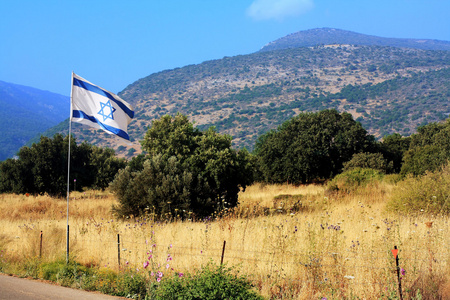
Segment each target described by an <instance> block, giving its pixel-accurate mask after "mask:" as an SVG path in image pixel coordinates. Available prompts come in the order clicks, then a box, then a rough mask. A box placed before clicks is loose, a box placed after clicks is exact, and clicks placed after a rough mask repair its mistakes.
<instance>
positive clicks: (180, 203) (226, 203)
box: [111, 114, 253, 217]
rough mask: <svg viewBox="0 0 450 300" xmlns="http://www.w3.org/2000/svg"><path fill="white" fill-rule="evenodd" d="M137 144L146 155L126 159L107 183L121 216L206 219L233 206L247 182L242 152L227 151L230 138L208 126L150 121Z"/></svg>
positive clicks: (246, 157)
mask: <svg viewBox="0 0 450 300" xmlns="http://www.w3.org/2000/svg"><path fill="white" fill-rule="evenodd" d="M141 144H142V148H143V149H144V150H145V151H146V152H147V153H148V154H147V155H146V156H145V158H144V159H143V158H142V157H140V158H139V159H135V160H134V161H133V160H132V161H131V162H130V166H128V167H127V168H125V169H124V170H123V171H121V172H119V175H118V176H117V178H116V179H115V180H114V182H113V183H112V185H111V187H112V190H113V191H114V192H115V193H116V194H117V197H118V199H119V202H120V205H119V206H118V207H116V209H117V211H118V212H119V213H120V214H121V215H123V216H126V215H134V216H137V215H139V214H142V213H143V212H144V211H146V210H151V211H152V212H153V213H154V214H155V215H157V216H158V217H164V216H165V215H172V216H173V215H175V214H176V215H180V216H181V217H183V215H182V213H181V212H183V211H184V212H185V213H187V212H191V213H194V214H195V215H196V216H198V217H204V216H208V215H211V214H212V213H213V212H214V211H218V210H221V209H224V208H228V207H234V206H236V205H237V201H238V193H239V191H240V189H241V188H245V187H246V186H247V185H249V184H251V183H252V181H253V176H252V174H253V173H252V169H253V165H252V158H251V156H250V154H249V153H248V152H247V151H246V150H241V151H236V150H234V149H232V148H231V137H230V136H227V135H221V134H219V133H217V132H216V131H215V130H214V128H210V129H208V130H206V131H200V130H199V129H197V128H194V126H193V124H192V123H191V122H189V120H188V118H187V117H186V116H184V115H181V114H178V115H177V116H175V117H171V116H168V115H167V116H163V117H161V119H159V120H155V121H154V122H153V124H152V126H151V128H149V129H148V131H147V133H146V135H145V137H144V140H142V141H141ZM185 216H186V215H185Z"/></svg>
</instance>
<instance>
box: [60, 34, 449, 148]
mask: <svg viewBox="0 0 450 300" xmlns="http://www.w3.org/2000/svg"><path fill="white" fill-rule="evenodd" d="M336 31H339V30H337V29H336ZM307 32H308V35H310V34H311V31H307ZM312 32H322V33H323V32H324V30H323V29H320V30H316V31H312ZM331 32H332V31H331ZM322 35H324V36H326V33H323V34H322ZM329 35H330V37H329V39H331V40H333V43H332V44H326V45H325V44H323V43H322V41H323V39H317V40H316V42H314V40H313V41H312V42H311V43H314V44H315V45H316V46H312V47H297V48H285V49H279V50H272V51H268V50H267V49H266V50H267V51H266V50H265V51H258V52H256V53H252V54H248V55H238V56H234V57H224V58H222V59H217V60H211V61H206V62H203V63H201V64H197V65H189V66H184V67H181V68H176V69H172V70H165V71H162V72H158V73H154V74H151V75H149V76H147V77H145V78H142V79H139V80H137V81H136V82H134V83H132V84H130V85H129V86H128V87H126V88H125V89H124V90H123V91H122V92H121V93H119V95H120V96H121V97H122V98H123V99H125V100H126V101H128V102H129V103H130V104H132V105H133V106H134V107H135V112H136V114H135V119H134V120H133V121H132V123H131V124H130V126H129V134H130V136H131V137H132V140H133V146H132V147H129V146H126V145H125V144H121V143H120V142H119V141H118V140H117V139H114V138H113V137H111V136H109V135H107V134H103V133H100V134H97V133H95V130H93V129H91V128H89V127H87V126H81V125H79V124H73V125H74V126H73V127H72V128H73V132H74V135H75V137H76V138H77V139H78V140H79V141H83V140H85V141H88V142H90V143H94V144H97V145H103V146H108V147H112V148H115V149H116V151H117V153H118V154H119V155H121V156H131V155H133V154H134V153H135V152H137V153H139V151H140V145H139V140H141V139H142V138H143V137H144V134H145V132H146V130H147V128H148V126H151V122H152V120H154V119H157V118H160V117H161V116H162V115H165V114H171V115H175V114H176V113H178V112H180V113H183V114H185V115H187V116H189V118H190V120H191V121H194V122H195V124H196V125H197V126H198V127H199V128H200V129H205V128H207V127H210V126H215V127H216V129H217V131H219V132H221V133H225V134H229V135H231V136H232V137H233V143H234V146H235V147H237V148H242V147H246V148H247V149H249V150H251V149H252V148H253V147H254V144H255V141H256V139H257V138H258V137H259V136H260V135H261V134H263V133H265V132H267V131H269V130H271V129H275V128H277V127H278V126H279V125H281V124H282V123H283V122H285V121H286V120H288V119H290V118H292V117H293V116H296V115H298V114H299V113H300V112H307V111H318V110H323V109H330V108H334V109H337V110H338V111H341V112H343V111H347V112H349V113H351V114H352V115H353V116H354V118H355V119H357V120H358V121H360V122H361V123H362V125H363V126H364V128H366V129H367V130H368V131H369V133H370V134H373V135H375V136H376V137H377V138H382V137H383V136H384V135H386V134H391V133H395V132H398V133H400V134H402V135H410V134H412V133H414V132H415V130H416V129H417V127H418V126H419V125H422V124H426V123H429V122H435V121H441V120H444V119H446V118H447V117H448V115H449V113H450V106H449V105H450V101H449V100H450V51H444V50H423V49H415V48H405V47H400V48H399V47H396V45H398V44H399V40H401V39H389V40H391V42H392V44H391V45H387V46H379V45H365V44H363V42H364V41H365V40H370V39H371V37H370V36H366V35H359V36H360V37H361V38H360V39H359V40H354V41H353V42H352V43H351V44H346V43H344V40H338V39H336V35H333V34H332V33H329ZM345 41H347V40H345ZM274 44H276V43H275V42H274ZM443 44H445V43H443ZM66 122H67V121H66ZM60 126H62V128H67V126H68V125H67V123H66V124H64V125H60ZM53 132H56V130H55V128H54V129H53Z"/></svg>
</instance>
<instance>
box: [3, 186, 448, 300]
mask: <svg viewBox="0 0 450 300" xmlns="http://www.w3.org/2000/svg"><path fill="white" fill-rule="evenodd" d="M391 188H392V186H391V185H389V184H387V183H380V182H378V183H376V184H373V185H371V186H369V187H366V188H365V189H360V190H359V191H358V192H355V193H352V194H338V193H331V194H328V193H327V192H326V191H325V189H324V187H323V186H321V185H307V186H293V185H287V184H286V185H253V186H250V187H248V188H247V190H246V191H245V192H242V193H241V194H240V198H239V206H238V207H237V208H236V209H234V210H233V211H229V212H228V213H227V214H226V215H224V216H222V217H220V218H213V219H208V220H203V221H197V222H192V221H181V220H175V221H174V222H154V221H153V220H152V219H151V218H150V217H148V218H145V217H144V218H141V219H139V220H131V219H128V220H118V219H116V218H115V217H114V216H113V215H112V213H111V206H112V205H113V204H116V200H115V198H114V197H113V195H111V194H109V193H107V192H105V193H100V192H94V191H90V192H86V193H74V194H71V199H70V202H69V203H70V205H69V212H70V218H69V224H70V253H71V256H72V257H73V258H74V259H75V260H77V261H78V262H81V263H83V264H86V265H94V266H98V267H99V268H105V267H106V268H111V269H114V270H118V252H119V253H120V258H121V260H120V263H121V268H122V269H123V268H130V269H134V270H136V269H139V272H142V268H143V263H144V262H146V261H148V260H150V261H151V262H153V265H154V266H155V267H156V268H159V269H160V270H161V271H166V270H170V269H174V270H176V271H180V272H185V271H192V270H194V269H195V268H198V267H200V266H202V265H204V264H206V263H207V262H208V261H210V260H213V261H214V262H216V263H219V262H220V261H221V259H222V257H221V255H222V250H223V245H224V241H226V245H225V252H224V258H223V259H224V262H225V263H227V264H229V265H238V266H239V269H240V270H241V271H242V272H243V273H245V274H248V275H249V276H250V279H251V280H252V281H253V282H254V283H255V285H256V287H257V288H258V290H259V291H260V292H261V293H262V294H263V295H265V296H266V297H267V298H271V299H314V298H319V299H320V298H321V297H327V298H328V299H347V298H349V299H351V298H352V297H353V298H355V299H358V298H359V299H376V298H383V297H389V296H393V295H396V293H397V277H396V267H395V260H394V257H393V255H392V253H391V250H392V249H393V248H394V246H397V247H398V248H399V249H400V251H399V258H400V266H401V268H403V269H404V270H405V271H406V273H405V275H402V286H403V292H404V296H405V298H407V297H413V296H416V295H418V291H419V290H420V292H419V293H420V294H421V295H422V296H424V297H425V298H427V297H428V298H429V299H435V298H433V297H442V298H443V299H445V297H450V282H449V280H450V276H449V259H450V254H449V245H450V238H449V237H450V234H449V226H448V222H449V220H448V217H446V216H431V215H427V214H423V215H420V214H419V215H417V216H414V217H408V216H401V215H394V214H391V213H388V212H386V210H385V205H386V202H387V200H388V199H389V197H390V193H391ZM0 226H1V228H2V233H1V235H0V250H1V251H2V255H3V259H8V260H10V261H15V262H17V263H20V262H21V261H23V260H24V259H27V258H31V257H36V256H38V255H39V251H40V247H39V246H40V237H39V233H40V231H42V232H43V247H42V249H43V250H42V259H44V260H54V259H57V258H60V257H63V256H64V255H65V250H66V249H65V246H66V241H65V235H66V201H65V199H62V200H59V199H53V198H50V197H46V196H38V197H33V196H30V197H26V196H21V195H20V196H17V195H0ZM117 235H119V237H120V245H119V249H118V244H117ZM169 254H170V256H169ZM150 255H151V258H150ZM168 257H170V258H171V259H172V260H170V261H169V260H168ZM158 265H159V266H158ZM167 265H168V268H167V269H166V266H167ZM427 289H428V290H427Z"/></svg>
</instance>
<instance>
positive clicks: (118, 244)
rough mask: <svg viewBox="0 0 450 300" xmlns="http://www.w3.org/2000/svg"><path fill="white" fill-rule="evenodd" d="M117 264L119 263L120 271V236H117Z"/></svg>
mask: <svg viewBox="0 0 450 300" xmlns="http://www.w3.org/2000/svg"><path fill="white" fill-rule="evenodd" d="M117 262H118V263H119V270H120V234H117Z"/></svg>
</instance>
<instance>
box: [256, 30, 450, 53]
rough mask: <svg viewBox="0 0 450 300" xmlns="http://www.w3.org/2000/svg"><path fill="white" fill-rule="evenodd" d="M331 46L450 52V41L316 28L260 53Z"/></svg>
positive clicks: (293, 36) (279, 40)
mask: <svg viewBox="0 0 450 300" xmlns="http://www.w3.org/2000/svg"><path fill="white" fill-rule="evenodd" d="M330 44H349V45H364V46H390V47H398V48H413V49H422V50H447V51H448V50H450V42H449V41H440V40H429V39H407V38H385V37H378V36H374V35H366V34H361V33H357V32H353V31H347V30H341V29H335V28H316V29H310V30H304V31H298V32H295V33H292V34H289V35H287V36H285V37H282V38H279V39H277V40H275V41H273V42H270V43H268V44H267V45H265V46H264V47H262V48H261V50H260V51H273V50H281V49H289V48H299V47H313V46H317V45H330Z"/></svg>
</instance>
